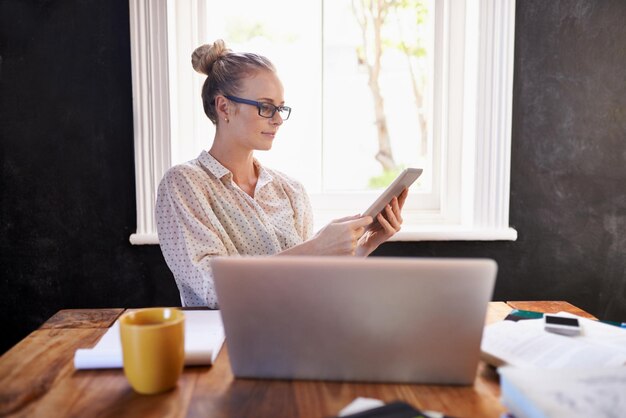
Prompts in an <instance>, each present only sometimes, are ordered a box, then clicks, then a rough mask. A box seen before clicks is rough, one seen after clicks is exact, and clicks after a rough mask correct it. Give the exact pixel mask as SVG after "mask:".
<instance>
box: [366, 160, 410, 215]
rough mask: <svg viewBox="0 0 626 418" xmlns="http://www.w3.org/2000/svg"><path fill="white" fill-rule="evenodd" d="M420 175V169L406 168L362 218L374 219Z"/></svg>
mask: <svg viewBox="0 0 626 418" xmlns="http://www.w3.org/2000/svg"><path fill="white" fill-rule="evenodd" d="M421 175H422V169H421V168H407V169H405V170H404V171H402V173H400V175H398V177H396V179H395V180H394V181H393V182H392V183H391V184H390V185H389V187H387V189H385V191H384V192H383V194H381V195H380V196H379V197H378V199H376V201H375V202H374V203H372V205H371V206H370V207H369V208H367V210H366V211H365V212H363V216H368V215H369V216H371V217H372V218H376V215H378V214H379V213H380V212H381V211H382V210H383V209H384V208H385V206H386V205H387V203H389V202H391V199H393V198H394V197H395V196H399V195H400V193H402V190H404V189H408V188H409V186H410V185H411V184H413V182H414V181H415V180H417V178H418V177H419V176H421Z"/></svg>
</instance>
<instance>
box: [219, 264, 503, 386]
mask: <svg viewBox="0 0 626 418" xmlns="http://www.w3.org/2000/svg"><path fill="white" fill-rule="evenodd" d="M212 268H213V275H214V280H215V287H216V292H217V297H218V301H219V305H220V309H221V313H222V319H223V322H224V331H225V334H226V345H227V347H228V355H229V358H230V363H231V367H232V371H233V374H234V375H235V376H236V377H238V378H267V379H311V380H333V381H359V382H402V383H428V384H458V385H469V384H472V383H473V382H474V379H475V376H476V370H477V366H478V361H479V355H480V342H481V337H482V332H483V328H484V326H485V317H486V313H487V305H488V302H489V301H490V300H491V296H492V293H493V288H494V284H495V278H496V271H497V265H496V263H495V261H493V260H489V259H450V258H439V259H428V258H385V257H369V258H357V257H317V256H310V257H290V256H285V257H228V258H215V259H214V260H213V261H212Z"/></svg>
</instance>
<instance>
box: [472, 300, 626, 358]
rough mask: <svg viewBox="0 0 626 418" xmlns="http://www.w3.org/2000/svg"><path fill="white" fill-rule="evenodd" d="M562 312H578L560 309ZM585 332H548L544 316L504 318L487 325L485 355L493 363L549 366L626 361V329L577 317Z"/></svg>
mask: <svg viewBox="0 0 626 418" xmlns="http://www.w3.org/2000/svg"><path fill="white" fill-rule="evenodd" d="M559 315H562V316H569V317H576V316H575V315H571V314H566V313H559ZM576 318H578V321H579V323H580V325H581V328H582V335H579V336H576V337H568V336H563V335H557V334H553V333H549V332H546V331H545V330H544V329H543V319H527V320H522V321H517V322H513V321H501V322H496V323H494V324H491V325H488V326H486V327H485V331H484V333H483V339H482V343H481V347H480V348H481V352H482V358H483V360H485V361H486V362H487V363H489V364H492V365H494V366H500V365H503V364H509V365H512V366H519V367H537V368H546V369H558V368H580V367H611V366H622V365H625V364H626V330H624V329H623V328H618V327H615V326H612V325H607V324H604V323H601V322H598V321H593V320H591V319H587V318H582V317H576Z"/></svg>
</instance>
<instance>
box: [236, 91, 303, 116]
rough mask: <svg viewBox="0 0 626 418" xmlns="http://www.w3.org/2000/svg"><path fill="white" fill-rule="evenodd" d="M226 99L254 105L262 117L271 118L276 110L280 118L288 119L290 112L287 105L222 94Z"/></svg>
mask: <svg viewBox="0 0 626 418" xmlns="http://www.w3.org/2000/svg"><path fill="white" fill-rule="evenodd" d="M224 97H226V98H227V99H228V100H232V101H233V102H235V103H243V104H248V105H252V106H256V107H257V109H259V116H261V117H262V118H267V119H270V118H273V117H274V115H275V114H276V112H278V114H279V115H280V117H281V118H282V120H287V119H289V115H290V114H291V108H290V107H289V106H274V105H273V104H271V103H266V102H257V101H254V100H248V99H242V98H241V97H235V96H224Z"/></svg>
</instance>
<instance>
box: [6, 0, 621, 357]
mask: <svg viewBox="0 0 626 418" xmlns="http://www.w3.org/2000/svg"><path fill="white" fill-rule="evenodd" d="M624 21H626V2H624V1H622V0H613V1H608V0H605V1H593V0H569V1H565V0H560V1H556V0H554V1H545V0H532V1H530V0H518V2H517V34H516V42H515V47H516V52H515V59H516V62H515V64H516V66H515V83H514V115H513V152H512V173H511V225H513V226H514V227H515V228H516V229H517V231H518V233H519V239H518V241H516V242H423V243H389V244H386V245H384V246H383V247H382V248H380V249H379V250H378V252H377V255H393V256H423V255H426V256H444V257H449V256H470V257H474V256H481V257H483V256H487V257H492V258H494V259H495V260H497V261H498V263H499V266H500V273H499V277H498V284H497V288H496V294H495V299H498V300H523V299H560V300H568V301H570V302H572V303H574V304H577V305H579V306H581V307H583V308H585V309H586V310H588V311H590V312H592V313H594V314H596V315H597V316H599V317H603V318H606V319H619V320H626V261H625V259H626V257H624V255H625V254H626V233H625V232H626V193H624V184H625V181H626V141H625V140H626V83H625V82H624V79H626V77H625V70H624V69H625V68H626V28H625V26H624V24H623V22H624ZM0 118H1V119H0V138H1V141H0V275H1V276H0V277H1V284H0V301H1V303H0V306H1V308H0V309H1V311H0V314H2V318H3V321H2V324H3V325H2V326H3V332H2V341H1V344H0V352H2V351H4V350H6V349H7V348H9V347H10V346H11V345H12V344H14V343H15V342H16V341H18V340H19V339H20V338H22V337H24V336H25V335H26V334H27V333H28V332H30V331H31V330H33V329H34V328H36V327H37V326H38V325H40V324H41V323H42V322H43V321H44V320H45V319H47V318H48V317H49V316H50V315H51V314H53V313H54V312H55V311H57V310H59V309H62V308H86V307H126V306H131V307H132V306H150V305H177V304H178V303H179V299H178V292H177V290H176V288H175V286H174V283H173V279H172V276H171V274H170V273H169V271H168V270H167V267H166V265H165V263H164V261H163V258H162V256H161V254H160V251H159V248H158V247H157V246H144V247H134V246H131V245H130V244H129V243H128V236H129V235H130V233H132V232H133V231H134V229H135V190H134V167H133V122H132V98H131V72H130V38H129V28H128V4H127V1H126V0H115V1H113V0H111V1H100V0H80V1H79V0H67V1H54V2H53V1H43V0H42V1H19V0H13V1H11V0H0Z"/></svg>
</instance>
